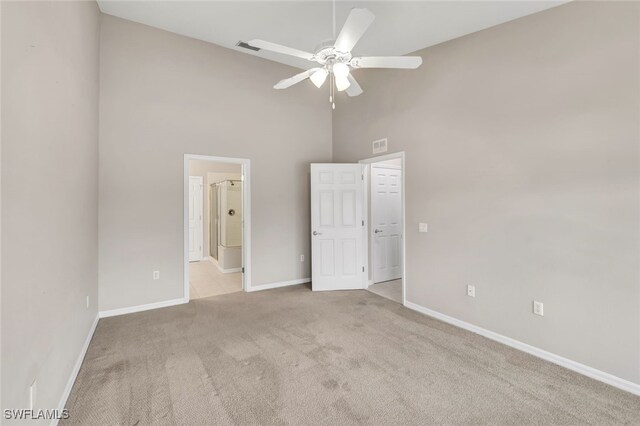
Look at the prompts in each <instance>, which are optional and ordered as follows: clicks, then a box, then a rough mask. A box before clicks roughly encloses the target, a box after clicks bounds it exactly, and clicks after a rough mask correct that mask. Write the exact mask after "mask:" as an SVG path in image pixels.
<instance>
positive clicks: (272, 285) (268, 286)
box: [247, 278, 311, 292]
mask: <svg viewBox="0 0 640 426" xmlns="http://www.w3.org/2000/svg"><path fill="white" fill-rule="evenodd" d="M310 282H311V278H300V279H297V280H291V281H280V282H277V283H270V284H261V285H257V286H252V287H249V289H248V290H247V291H248V292H251V291H261V290H269V289H272V288H279V287H287V286H290V285H298V284H305V283H310Z"/></svg>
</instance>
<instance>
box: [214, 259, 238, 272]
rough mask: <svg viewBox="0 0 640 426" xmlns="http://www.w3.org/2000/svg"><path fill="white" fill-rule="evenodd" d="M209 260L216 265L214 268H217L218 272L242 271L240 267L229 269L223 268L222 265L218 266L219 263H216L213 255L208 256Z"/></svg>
mask: <svg viewBox="0 0 640 426" xmlns="http://www.w3.org/2000/svg"><path fill="white" fill-rule="evenodd" d="M209 260H210V261H211V263H213V264H214V265H216V268H218V270H219V271H220V272H222V273H223V274H231V273H233V272H242V267H240V268H230V269H224V268H223V267H222V266H220V264H219V263H218V261H217V260H216V259H215V258H214V257H213V256H209Z"/></svg>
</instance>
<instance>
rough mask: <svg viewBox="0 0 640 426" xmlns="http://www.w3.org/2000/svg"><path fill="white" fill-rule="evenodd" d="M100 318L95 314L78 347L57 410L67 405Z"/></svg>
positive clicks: (55, 423) (55, 422)
mask: <svg viewBox="0 0 640 426" xmlns="http://www.w3.org/2000/svg"><path fill="white" fill-rule="evenodd" d="M99 320H100V315H96V319H95V320H93V324H91V328H90V329H89V333H88V334H87V338H86V339H85V341H84V344H83V345H82V349H80V355H79V356H78V359H77V360H76V363H75V365H74V366H73V370H71V376H69V380H68V381H67V386H65V388H64V391H63V392H62V397H61V398H60V403H59V404H58V412H62V410H64V407H65V405H67V399H69V395H70V394H71V389H73V384H74V383H75V382H76V378H77V377H78V373H79V372H80V367H82V362H83V361H84V357H85V355H86V354H87V350H88V349H89V343H91V339H92V338H93V333H95V331H96V327H97V326H98V321H99ZM58 420H59V419H53V420H52V421H51V425H52V426H56V425H57V424H58Z"/></svg>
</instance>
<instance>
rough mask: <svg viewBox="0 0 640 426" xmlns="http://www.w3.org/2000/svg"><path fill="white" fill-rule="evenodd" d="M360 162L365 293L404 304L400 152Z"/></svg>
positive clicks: (402, 204) (402, 169) (402, 160)
mask: <svg viewBox="0 0 640 426" xmlns="http://www.w3.org/2000/svg"><path fill="white" fill-rule="evenodd" d="M360 163H361V164H364V165H365V169H364V182H365V211H366V213H365V222H366V226H365V232H366V234H367V244H366V249H367V261H368V268H367V270H368V274H369V275H368V279H367V290H369V291H371V292H373V293H376V294H378V295H379V296H382V297H385V298H387V299H390V300H393V301H395V302H398V303H402V304H404V302H405V300H406V298H405V282H404V281H405V261H404V249H405V223H404V153H402V152H401V153H396V154H389V155H385V156H380V157H374V158H369V159H366V160H362V161H360Z"/></svg>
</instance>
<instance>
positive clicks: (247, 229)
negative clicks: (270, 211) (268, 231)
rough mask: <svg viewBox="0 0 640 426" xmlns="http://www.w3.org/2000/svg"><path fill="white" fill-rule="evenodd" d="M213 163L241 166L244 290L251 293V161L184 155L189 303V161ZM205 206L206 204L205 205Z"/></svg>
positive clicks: (186, 287)
mask: <svg viewBox="0 0 640 426" xmlns="http://www.w3.org/2000/svg"><path fill="white" fill-rule="evenodd" d="M190 160H200V161H212V162H216V163H231V164H240V166H241V169H242V171H241V179H242V214H243V220H242V267H243V269H244V272H243V274H242V290H244V291H251V172H250V169H251V161H250V160H249V159H247V158H230V157H213V156H210V155H197V154H184V165H183V188H184V189H183V234H184V244H183V262H182V263H183V267H184V300H185V302H188V301H189V161H190ZM203 205H204V203H203Z"/></svg>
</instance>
